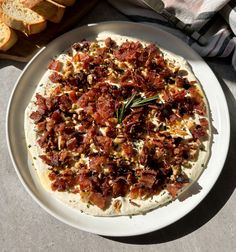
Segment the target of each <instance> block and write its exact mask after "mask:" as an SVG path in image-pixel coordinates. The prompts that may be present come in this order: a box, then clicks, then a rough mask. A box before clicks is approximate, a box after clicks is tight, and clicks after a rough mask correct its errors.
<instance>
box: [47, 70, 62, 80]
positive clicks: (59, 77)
mask: <svg viewBox="0 0 236 252" xmlns="http://www.w3.org/2000/svg"><path fill="white" fill-rule="evenodd" d="M48 78H49V80H50V81H51V82H53V83H58V82H59V83H60V82H62V80H63V77H62V75H60V74H58V73H57V72H54V73H52V74H51V75H49V77H48Z"/></svg>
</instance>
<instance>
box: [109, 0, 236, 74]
mask: <svg viewBox="0 0 236 252" xmlns="http://www.w3.org/2000/svg"><path fill="white" fill-rule="evenodd" d="M108 1H109V3H110V4H112V5H113V6H114V7H115V8H117V9H118V10H119V11H120V12H122V13H123V14H125V15H126V16H127V17H128V18H129V19H131V20H132V21H136V22H145V23H149V24H152V25H155V24H158V25H159V26H161V28H162V29H164V30H166V31H168V32H170V33H172V34H174V35H176V36H178V37H179V38H181V39H182V40H184V41H185V42H186V43H188V44H189V45H190V46H191V47H192V48H193V49H194V50H196V51H197V52H198V53H199V54H200V55H201V56H202V57H230V58H231V59H232V65H233V67H234V69H235V70H236V0H188V1H179V0H163V2H164V4H165V8H166V9H167V10H168V11H169V12H170V13H172V14H174V15H176V16H177V17H178V18H179V19H180V20H182V21H183V22H184V23H186V24H191V25H192V27H193V28H194V29H195V30H197V31H198V32H199V33H200V34H202V35H204V36H205V37H206V39H207V41H208V44H207V45H205V46H201V45H199V44H198V43H196V42H195V41H194V40H193V39H191V38H189V37H187V36H186V35H185V34H183V33H182V32H181V31H179V30H177V29H175V28H174V27H173V26H172V25H170V24H169V23H168V22H167V20H165V19H164V18H163V17H162V16H160V15H159V14H157V13H156V12H155V11H153V10H152V9H150V8H149V7H148V6H146V5H145V4H144V3H143V2H142V1H141V0H119V1H116V0H108ZM157 1H160V0H157Z"/></svg>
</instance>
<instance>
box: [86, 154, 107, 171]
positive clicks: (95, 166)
mask: <svg viewBox="0 0 236 252" xmlns="http://www.w3.org/2000/svg"><path fill="white" fill-rule="evenodd" d="M106 163H107V158H106V157H105V156H95V157H92V158H90V161H89V168H90V169H91V170H94V171H97V172H101V171H102V166H103V165H104V164H106Z"/></svg>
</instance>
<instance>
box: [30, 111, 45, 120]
mask: <svg viewBox="0 0 236 252" xmlns="http://www.w3.org/2000/svg"><path fill="white" fill-rule="evenodd" d="M42 118H43V116H42V115H41V114H40V113H39V112H38V111H34V112H32V113H31V114H30V119H32V120H34V123H37V122H39V121H40V120H41V119H42Z"/></svg>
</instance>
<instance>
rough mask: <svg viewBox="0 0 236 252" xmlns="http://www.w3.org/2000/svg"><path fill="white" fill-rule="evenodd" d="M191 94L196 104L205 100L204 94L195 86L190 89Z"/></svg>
mask: <svg viewBox="0 0 236 252" xmlns="http://www.w3.org/2000/svg"><path fill="white" fill-rule="evenodd" d="M189 92H190V95H191V97H192V99H193V101H194V103H195V105H198V104H201V103H202V102H203V98H202V95H201V94H200V93H199V90H198V89H197V88H195V87H191V88H190V89H189Z"/></svg>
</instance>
